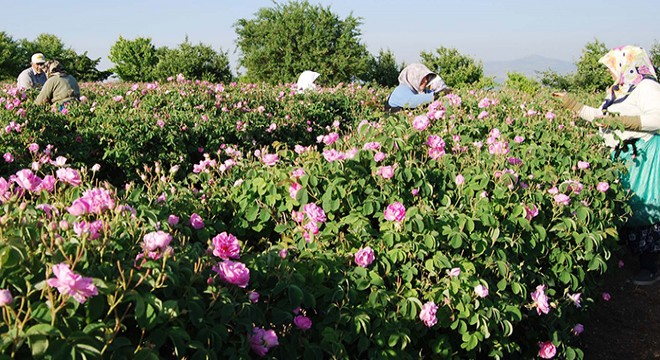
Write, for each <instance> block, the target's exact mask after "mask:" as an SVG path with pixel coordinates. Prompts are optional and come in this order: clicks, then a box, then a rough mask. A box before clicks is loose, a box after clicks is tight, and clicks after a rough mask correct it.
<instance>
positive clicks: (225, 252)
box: [211, 232, 241, 260]
mask: <svg viewBox="0 0 660 360" xmlns="http://www.w3.org/2000/svg"><path fill="white" fill-rule="evenodd" d="M211 241H212V243H213V255H215V256H217V257H219V258H221V259H223V260H227V259H230V258H231V259H238V257H239V256H238V253H239V252H240V251H241V245H240V244H239V243H238V239H237V238H236V236H234V235H232V234H227V233H226V232H222V233H220V234H218V235H216V236H215V237H214V238H213V240H211Z"/></svg>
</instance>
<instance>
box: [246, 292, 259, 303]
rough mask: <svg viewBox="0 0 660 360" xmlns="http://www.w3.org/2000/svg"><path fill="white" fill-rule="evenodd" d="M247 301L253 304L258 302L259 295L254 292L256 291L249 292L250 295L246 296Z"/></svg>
mask: <svg viewBox="0 0 660 360" xmlns="http://www.w3.org/2000/svg"><path fill="white" fill-rule="evenodd" d="M248 299H249V300H250V301H251V302H253V303H256V302H258V301H259V293H258V292H256V291H250V293H249V294H248Z"/></svg>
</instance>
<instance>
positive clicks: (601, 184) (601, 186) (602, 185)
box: [596, 181, 610, 192]
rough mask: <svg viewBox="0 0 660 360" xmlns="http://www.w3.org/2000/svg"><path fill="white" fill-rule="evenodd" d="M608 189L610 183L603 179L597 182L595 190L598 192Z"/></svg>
mask: <svg viewBox="0 0 660 360" xmlns="http://www.w3.org/2000/svg"><path fill="white" fill-rule="evenodd" d="M609 189H610V184H609V183H607V182H605V181H601V182H599V183H598V185H596V190H598V191H600V192H606V191H607V190H609Z"/></svg>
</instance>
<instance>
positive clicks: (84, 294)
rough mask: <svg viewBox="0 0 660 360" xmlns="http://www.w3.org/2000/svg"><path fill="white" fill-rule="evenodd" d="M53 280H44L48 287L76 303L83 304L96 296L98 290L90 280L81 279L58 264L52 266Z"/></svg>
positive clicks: (62, 264) (65, 265) (63, 264)
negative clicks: (71, 298) (55, 289)
mask: <svg viewBox="0 0 660 360" xmlns="http://www.w3.org/2000/svg"><path fill="white" fill-rule="evenodd" d="M53 274H54V275H55V278H50V279H48V280H46V283H47V284H48V286H52V287H56V288H57V290H58V291H59V292H60V293H61V294H63V295H70V296H72V297H73V298H74V299H75V300H76V301H78V302H79V303H81V304H84V303H85V301H87V298H89V297H92V296H95V295H98V289H97V288H96V286H95V285H94V284H93V283H92V278H86V277H82V276H80V275H79V274H76V273H74V272H73V271H71V270H70V269H69V265H68V264H65V263H60V264H57V265H53Z"/></svg>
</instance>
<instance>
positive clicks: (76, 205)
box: [66, 198, 92, 216]
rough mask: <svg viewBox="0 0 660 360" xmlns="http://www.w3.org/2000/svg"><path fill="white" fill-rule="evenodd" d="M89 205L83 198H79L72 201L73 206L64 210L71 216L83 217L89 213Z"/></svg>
mask: <svg viewBox="0 0 660 360" xmlns="http://www.w3.org/2000/svg"><path fill="white" fill-rule="evenodd" d="M91 208H92V207H91V205H90V204H89V202H88V201H87V200H86V199H84V198H79V199H76V200H74V201H73V204H71V206H69V207H68V208H66V210H67V211H68V212H69V214H71V215H73V216H80V215H85V214H87V213H88V212H90V211H91Z"/></svg>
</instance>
